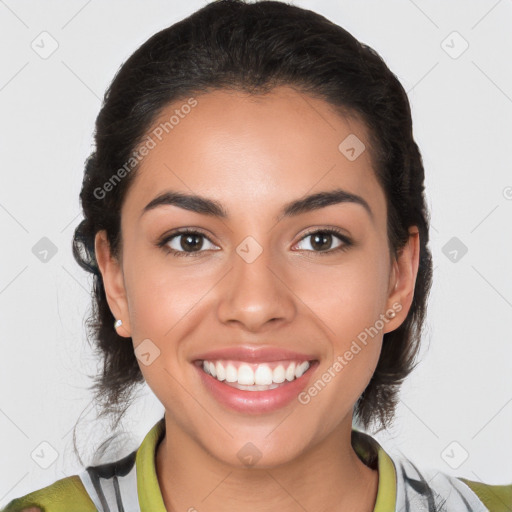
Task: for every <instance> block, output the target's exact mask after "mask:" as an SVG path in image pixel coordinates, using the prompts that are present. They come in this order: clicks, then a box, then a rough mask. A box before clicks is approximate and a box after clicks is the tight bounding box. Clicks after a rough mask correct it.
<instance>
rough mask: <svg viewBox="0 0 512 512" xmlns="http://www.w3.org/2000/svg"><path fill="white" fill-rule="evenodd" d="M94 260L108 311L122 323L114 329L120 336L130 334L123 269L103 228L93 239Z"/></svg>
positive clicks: (127, 336) (126, 336) (128, 335)
mask: <svg viewBox="0 0 512 512" xmlns="http://www.w3.org/2000/svg"><path fill="white" fill-rule="evenodd" d="M94 251H95V253H96V261H97V262H98V267H99V269H100V272H101V275H102V277H103V285H104V288H105V294H106V296H107V302H108V305H109V307H110V311H112V314H113V315H114V317H115V318H116V320H122V322H123V325H121V326H120V327H118V328H117V329H115V328H114V325H112V329H115V330H116V331H117V333H118V334H119V335H120V336H123V337H125V338H129V337H130V336H131V328H130V318H129V310H128V300H127V298H126V290H125V286H124V276H123V270H122V268H121V264H120V262H119V261H118V260H117V258H116V257H114V256H113V255H112V254H111V251H110V244H109V242H108V239H107V233H106V231H105V230H101V231H98V232H97V233H96V236H95V239H94Z"/></svg>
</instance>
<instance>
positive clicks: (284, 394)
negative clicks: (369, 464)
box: [194, 361, 318, 414]
mask: <svg viewBox="0 0 512 512" xmlns="http://www.w3.org/2000/svg"><path fill="white" fill-rule="evenodd" d="M317 365H318V361H314V362H312V363H310V367H309V369H308V370H307V371H306V372H305V373H304V374H303V375H302V376H300V377H299V378H298V379H295V380H293V381H291V382H288V381H285V382H286V383H283V384H282V385H280V386H279V387H278V388H275V389H268V390H267V391H246V390H242V389H237V388H233V387H231V386H228V385H227V384H224V383H223V382H220V381H219V380H217V379H216V378H214V377H212V376H211V375H208V374H207V373H206V372H205V371H203V370H202V368H200V367H199V366H197V365H194V366H196V368H197V371H198V372H199V375H200V377H201V381H202V383H203V384H204V386H205V387H206V389H208V390H209V391H210V393H211V394H212V395H213V396H214V398H215V399H216V400H217V401H218V402H220V403H221V404H223V405H225V406H227V407H229V408H230V409H233V410H235V411H238V412H243V413H249V414H261V413H266V412H273V411H276V410H277V409H280V408H281V407H284V406H285V405H288V404H289V403H290V402H292V401H293V400H294V399H297V397H298V395H299V393H300V392H301V391H302V390H303V389H304V388H305V387H306V385H307V383H308V381H309V379H310V377H311V374H312V373H313V371H314V369H315V368H316V367H317Z"/></svg>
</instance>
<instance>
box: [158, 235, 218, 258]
mask: <svg viewBox="0 0 512 512" xmlns="http://www.w3.org/2000/svg"><path fill="white" fill-rule="evenodd" d="M207 244H210V247H208V246H207V247H205V245H207ZM158 246H159V247H163V248H164V249H165V250H167V251H168V252H170V253H172V254H173V255H174V256H195V255H200V254H201V253H203V252H204V251H206V250H211V249H215V248H217V246H216V245H214V244H213V243H212V242H211V241H210V240H209V239H208V237H207V236H206V235H204V234H203V233H200V232H199V231H193V230H182V231H179V232H175V233H174V234H172V233H171V234H170V235H168V236H165V237H164V238H163V239H162V240H161V241H160V242H158Z"/></svg>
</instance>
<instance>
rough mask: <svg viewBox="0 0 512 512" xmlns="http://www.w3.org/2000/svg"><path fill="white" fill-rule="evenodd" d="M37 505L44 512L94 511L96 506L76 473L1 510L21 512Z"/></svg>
mask: <svg viewBox="0 0 512 512" xmlns="http://www.w3.org/2000/svg"><path fill="white" fill-rule="evenodd" d="M30 507H39V508H40V509H41V510H44V512H69V511H70V510H73V512H96V507H95V506H94V503H93V502H92V500H91V498H90V497H89V494H88V493H87V491H86V490H85V487H84V485H83V484H82V481H81V479H80V477H79V476H78V475H73V476H68V477H66V478H63V479H61V480H57V481H56V482H54V483H53V484H51V485H48V486H47V487H43V488H42V489H38V490H37V491H33V492H31V493H29V494H26V495H25V496H22V497H21V498H16V499H14V500H12V501H11V502H9V503H8V504H7V505H6V507H5V508H3V509H2V510H1V512H22V511H23V510H24V509H28V508H30Z"/></svg>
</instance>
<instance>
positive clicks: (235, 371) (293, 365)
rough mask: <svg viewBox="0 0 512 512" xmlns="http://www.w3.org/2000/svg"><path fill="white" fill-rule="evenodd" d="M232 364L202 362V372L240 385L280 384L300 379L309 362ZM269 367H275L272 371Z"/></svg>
mask: <svg viewBox="0 0 512 512" xmlns="http://www.w3.org/2000/svg"><path fill="white" fill-rule="evenodd" d="M237 364H239V363H234V362H228V361H215V362H213V361H203V370H204V371H205V372H206V373H208V374H209V375H211V376H212V377H215V378H216V379H217V380H220V381H223V380H225V381H226V382H237V383H238V384H242V385H253V384H255V385H259V386H264V385H269V384H272V383H275V384H280V383H282V382H284V381H285V380H288V381H292V380H294V379H296V378H299V377H301V376H302V375H303V374H304V372H306V370H307V369H308V368H309V362H308V361H303V362H295V361H287V362H284V363H277V365H275V363H274V364H271V363H262V364H252V363H240V364H239V366H238V367H237ZM271 366H275V367H274V368H273V369H272V368H271Z"/></svg>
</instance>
